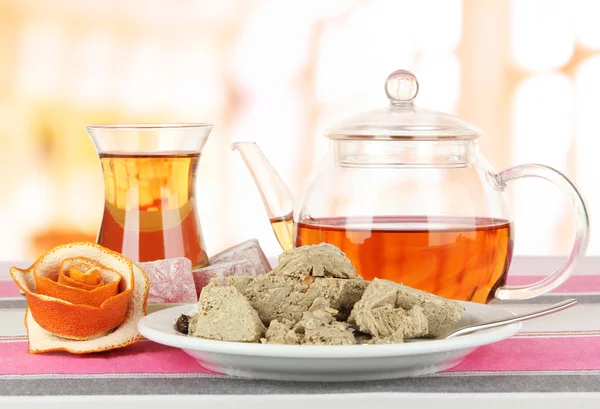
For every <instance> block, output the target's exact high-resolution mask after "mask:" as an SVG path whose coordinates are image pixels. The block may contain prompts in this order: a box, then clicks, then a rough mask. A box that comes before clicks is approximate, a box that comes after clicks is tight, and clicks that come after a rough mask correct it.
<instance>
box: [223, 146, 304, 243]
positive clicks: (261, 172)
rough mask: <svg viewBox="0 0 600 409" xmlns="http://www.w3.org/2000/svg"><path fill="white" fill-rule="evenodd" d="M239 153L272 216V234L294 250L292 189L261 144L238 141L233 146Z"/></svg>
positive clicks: (270, 218)
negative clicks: (260, 146) (268, 158)
mask: <svg viewBox="0 0 600 409" xmlns="http://www.w3.org/2000/svg"><path fill="white" fill-rule="evenodd" d="M231 149H232V150H234V151H235V150H237V151H238V152H239V153H240V155H242V159H243V160H244V163H245V164H246V166H247V167H248V170H249V171H250V174H251V175H252V179H254V183H256V187H257V188H258V191H259V192H260V196H261V198H262V200H263V203H264V205H265V209H266V210H267V214H268V215H269V220H270V222H271V226H272V227H273V232H274V233H275V236H276V237H277V240H278V241H279V244H280V245H281V247H282V248H283V249H284V250H289V249H291V248H292V247H293V233H292V226H293V221H292V213H293V211H294V197H293V196H292V194H291V193H290V190H289V188H288V187H287V185H286V184H285V183H283V180H281V177H280V176H279V174H278V173H277V171H276V170H275V169H274V168H273V166H272V165H271V163H270V162H269V161H268V160H267V158H266V157H265V155H264V154H263V152H262V151H261V150H260V148H259V147H258V145H256V143H254V142H236V143H234V144H233V145H231Z"/></svg>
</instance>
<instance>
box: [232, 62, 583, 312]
mask: <svg viewBox="0 0 600 409" xmlns="http://www.w3.org/2000/svg"><path fill="white" fill-rule="evenodd" d="M418 90H419V85H418V82H417V80H416V78H415V76H414V75H413V74H412V73H410V72H408V71H404V70H399V71H395V72H393V73H392V74H391V75H390V76H389V77H388V78H387V81H386V83H385V91H386V93H387V96H388V98H389V100H390V105H389V106H388V107H386V108H384V109H378V110H374V111H368V112H364V113H360V114H358V115H355V116H353V117H350V118H349V119H347V120H345V121H343V122H341V123H339V124H338V125H336V126H333V127H331V128H329V129H328V130H327V131H326V132H325V136H326V137H328V138H329V139H330V140H331V143H330V151H329V154H328V155H327V157H326V158H325V159H324V160H323V161H322V162H321V164H320V165H319V166H317V168H316V169H314V170H313V171H312V173H311V174H310V176H309V178H308V179H307V181H306V182H305V183H304V186H303V188H302V191H301V192H300V194H299V196H298V197H297V199H296V200H295V201H294V198H293V196H292V195H291V194H290V191H289V189H288V188H287V186H286V185H285V184H284V183H283V181H282V180H281V178H280V177H279V175H278V174H277V172H276V171H275V170H274V169H273V167H272V166H271V165H270V164H269V162H268V161H267V159H266V158H265V157H264V155H263V154H262V152H261V151H260V149H259V148H258V146H257V145H256V144H255V143H252V142H238V143H234V144H233V146H232V149H234V150H238V151H239V152H240V154H241V155H242V158H243V159H244V162H245V163H246V165H247V166H248V168H249V170H250V172H251V173H252V177H253V179H254V181H255V182H256V185H257V187H258V189H259V190H260V193H261V197H262V199H263V201H264V204H265V207H266V209H267V212H268V214H269V218H270V221H271V224H272V226H273V230H274V232H275V234H276V235H277V238H278V240H279V242H280V244H281V246H282V247H283V248H284V249H289V248H292V247H293V246H302V245H307V244H316V243H321V242H328V243H331V244H334V245H336V246H338V247H339V248H340V249H342V251H344V253H346V255H347V256H348V257H349V258H350V260H351V261H352V263H353V264H354V266H355V267H356V270H357V272H358V273H359V274H360V275H361V276H362V277H364V278H365V279H373V278H376V277H377V278H383V279H388V280H393V281H396V282H402V283H404V284H406V285H409V286H411V287H415V288H419V289H421V290H424V291H429V292H432V293H435V294H438V295H441V296H444V297H447V298H452V299H457V300H467V301H475V302H481V303H486V302H489V301H491V300H492V299H494V298H498V299H503V300H507V299H512V300H520V299H527V298H532V297H536V296H538V295H541V294H543V293H546V292H548V291H550V290H552V289H554V288H556V287H557V286H559V285H560V284H562V283H563V282H564V281H565V280H566V279H567V278H568V277H569V275H570V274H571V273H572V272H573V271H574V269H575V267H576V266H577V264H578V262H579V260H580V258H581V257H582V256H583V254H584V253H585V249H586V248H587V244H588V230H589V222H588V215H587V210H586V207H585V203H584V201H583V199H582V197H581V195H580V194H579V192H578V191H577V188H576V187H575V186H574V185H573V183H571V182H570V181H569V180H568V179H567V178H566V177H565V176H563V175H562V174H561V173H559V172H558V171H556V170H554V169H552V168H549V167H546V166H542V165H521V166H515V167H512V168H510V169H506V170H504V171H502V172H499V173H498V172H496V171H495V170H494V169H493V168H492V167H491V166H490V165H489V164H488V162H487V161H486V160H485V159H484V158H483V156H482V155H481V153H480V152H479V149H478V145H477V141H476V139H477V137H479V135H480V131H479V130H478V129H477V128H476V127H474V126H473V125H471V124H469V123H467V122H465V121H463V120H461V119H459V118H456V117H454V116H451V115H448V114H445V113H441V112H436V111H431V110H426V109H421V108H417V107H416V106H415V105H414V103H413V101H414V99H415V98H416V96H417V93H418ZM523 177H538V178H542V179H546V180H549V181H551V182H553V183H554V184H555V185H556V186H557V187H558V188H559V189H560V190H561V191H562V192H563V193H564V194H565V195H566V196H567V198H568V200H569V201H570V202H571V204H572V205H573V209H574V211H575V215H576V218H575V221H576V226H575V242H574V244H573V248H572V250H571V253H570V255H569V256H568V259H567V261H566V262H565V263H564V265H563V266H562V267H561V268H560V269H559V270H558V271H556V272H554V273H552V274H551V275H549V276H548V277H545V278H544V279H543V280H541V281H539V282H537V283H535V284H532V285H527V286H519V287H512V286H511V287H509V286H506V276H507V272H508V269H509V266H510V262H511V258H512V251H513V222H512V215H511V212H510V210H509V206H508V201H507V197H506V196H507V192H506V185H507V183H508V182H510V181H512V180H514V179H519V178H523Z"/></svg>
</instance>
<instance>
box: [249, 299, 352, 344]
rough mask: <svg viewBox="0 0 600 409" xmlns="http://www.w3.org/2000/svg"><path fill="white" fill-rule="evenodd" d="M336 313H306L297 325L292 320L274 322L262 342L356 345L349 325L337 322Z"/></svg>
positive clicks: (331, 311) (326, 311)
mask: <svg viewBox="0 0 600 409" xmlns="http://www.w3.org/2000/svg"><path fill="white" fill-rule="evenodd" d="M336 313H337V311H336V310H334V309H331V308H327V309H324V310H318V311H314V312H311V311H309V312H305V313H304V314H303V316H302V319H301V320H300V321H299V322H298V323H296V324H295V325H294V324H293V323H292V321H290V320H282V321H281V322H280V321H278V320H273V321H271V325H269V329H267V332H266V334H265V338H264V339H262V340H261V341H262V342H263V343H266V344H292V345H298V344H302V345H351V344H356V339H355V338H354V336H353V335H352V333H351V332H350V331H349V329H348V324H346V323H345V322H339V321H337V320H336V319H335V317H334V316H335V314H336Z"/></svg>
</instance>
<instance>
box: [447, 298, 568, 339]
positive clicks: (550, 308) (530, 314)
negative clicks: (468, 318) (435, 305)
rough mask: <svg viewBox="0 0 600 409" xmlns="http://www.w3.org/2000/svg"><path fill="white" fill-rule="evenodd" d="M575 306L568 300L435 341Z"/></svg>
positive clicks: (453, 332) (467, 329)
mask: <svg viewBox="0 0 600 409" xmlns="http://www.w3.org/2000/svg"><path fill="white" fill-rule="evenodd" d="M575 304H577V300H575V299H573V298H570V299H568V300H565V301H561V302H559V303H556V304H553V305H549V306H548V307H545V308H542V309H541V310H536V311H531V312H526V313H525V314H519V315H513V316H511V317H507V318H502V319H499V320H496V321H490V322H485V323H483V324H475V325H468V326H466V327H462V328H458V329H456V330H454V331H451V332H449V333H448V334H446V335H443V336H441V337H438V338H436V339H450V338H454V337H458V336H461V335H465V334H470V333H472V332H476V331H481V330H483V329H489V328H496V327H501V326H504V325H510V324H514V323H515V322H520V321H527V320H531V319H534V318H538V317H543V316H545V315H549V314H553V313H555V312H558V311H562V310H566V309H567V308H571V307H573V306H574V305H575Z"/></svg>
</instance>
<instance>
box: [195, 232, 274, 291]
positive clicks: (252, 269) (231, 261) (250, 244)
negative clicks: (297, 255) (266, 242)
mask: <svg viewBox="0 0 600 409" xmlns="http://www.w3.org/2000/svg"><path fill="white" fill-rule="evenodd" d="M209 263H210V265H208V266H207V267H204V268H201V269H199V270H196V271H194V272H193V273H192V274H193V276H194V283H195V284H196V292H197V293H198V295H200V291H202V289H203V288H204V287H205V286H206V285H208V283H209V282H210V280H212V279H213V278H220V279H221V280H225V278H226V277H230V276H255V275H259V274H266V273H268V272H269V271H271V265H270V264H269V261H268V260H267V257H266V256H265V253H263V251H262V249H261V248H260V244H259V243H258V240H256V239H251V240H247V241H244V242H243V243H240V244H238V245H236V246H233V247H230V248H228V249H227V250H224V251H222V252H220V253H218V254H216V255H214V256H212V257H211V258H210V260H209Z"/></svg>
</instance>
